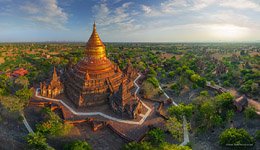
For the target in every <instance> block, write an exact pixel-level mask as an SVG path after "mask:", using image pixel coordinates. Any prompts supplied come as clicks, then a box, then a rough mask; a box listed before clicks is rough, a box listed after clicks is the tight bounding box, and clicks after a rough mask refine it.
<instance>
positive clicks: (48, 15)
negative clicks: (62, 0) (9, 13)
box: [20, 0, 68, 29]
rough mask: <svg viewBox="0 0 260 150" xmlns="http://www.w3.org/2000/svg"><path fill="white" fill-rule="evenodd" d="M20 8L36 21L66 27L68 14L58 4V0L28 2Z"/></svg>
mask: <svg viewBox="0 0 260 150" xmlns="http://www.w3.org/2000/svg"><path fill="white" fill-rule="evenodd" d="M20 9H21V10H22V11H23V12H25V13H26V14H27V15H28V17H29V18H30V19H31V20H33V21H34V22H38V23H43V24H44V25H47V26H48V27H50V28H59V29H66V28H65V26H64V25H65V23H66V22H67V21H68V14H67V13H66V12H64V11H63V9H62V8H61V7H59V6H58V4H57V1H56V0H40V1H38V2H37V3H36V2H26V3H25V4H24V5H23V6H21V7H20Z"/></svg>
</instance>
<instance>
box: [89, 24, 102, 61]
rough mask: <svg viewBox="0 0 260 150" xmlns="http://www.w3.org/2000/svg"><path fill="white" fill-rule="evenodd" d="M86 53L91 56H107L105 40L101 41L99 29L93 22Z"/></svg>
mask: <svg viewBox="0 0 260 150" xmlns="http://www.w3.org/2000/svg"><path fill="white" fill-rule="evenodd" d="M85 52H86V55H87V57H91V58H104V57H106V48H105V45H104V44H103V42H102V41H101V39H100V37H99V35H98V33H97V29H96V23H95V22H94V24H93V31H92V34H91V36H90V38H89V40H88V42H87V44H86V51H85Z"/></svg>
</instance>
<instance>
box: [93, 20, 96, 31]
mask: <svg viewBox="0 0 260 150" xmlns="http://www.w3.org/2000/svg"><path fill="white" fill-rule="evenodd" d="M93 28H94V29H96V21H94V24H93Z"/></svg>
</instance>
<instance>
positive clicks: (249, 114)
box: [244, 107, 257, 119]
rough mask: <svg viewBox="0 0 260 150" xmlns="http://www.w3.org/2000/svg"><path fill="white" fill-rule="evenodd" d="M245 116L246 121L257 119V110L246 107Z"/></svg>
mask: <svg viewBox="0 0 260 150" xmlns="http://www.w3.org/2000/svg"><path fill="white" fill-rule="evenodd" d="M244 115H245V117H246V119H254V118H256V117H257V113H256V112H255V109H254V108H253V107H246V109H245V111H244Z"/></svg>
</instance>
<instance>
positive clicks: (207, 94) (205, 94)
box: [200, 91, 209, 96]
mask: <svg viewBox="0 0 260 150" xmlns="http://www.w3.org/2000/svg"><path fill="white" fill-rule="evenodd" d="M200 96H209V92H208V91H201V92H200Z"/></svg>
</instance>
